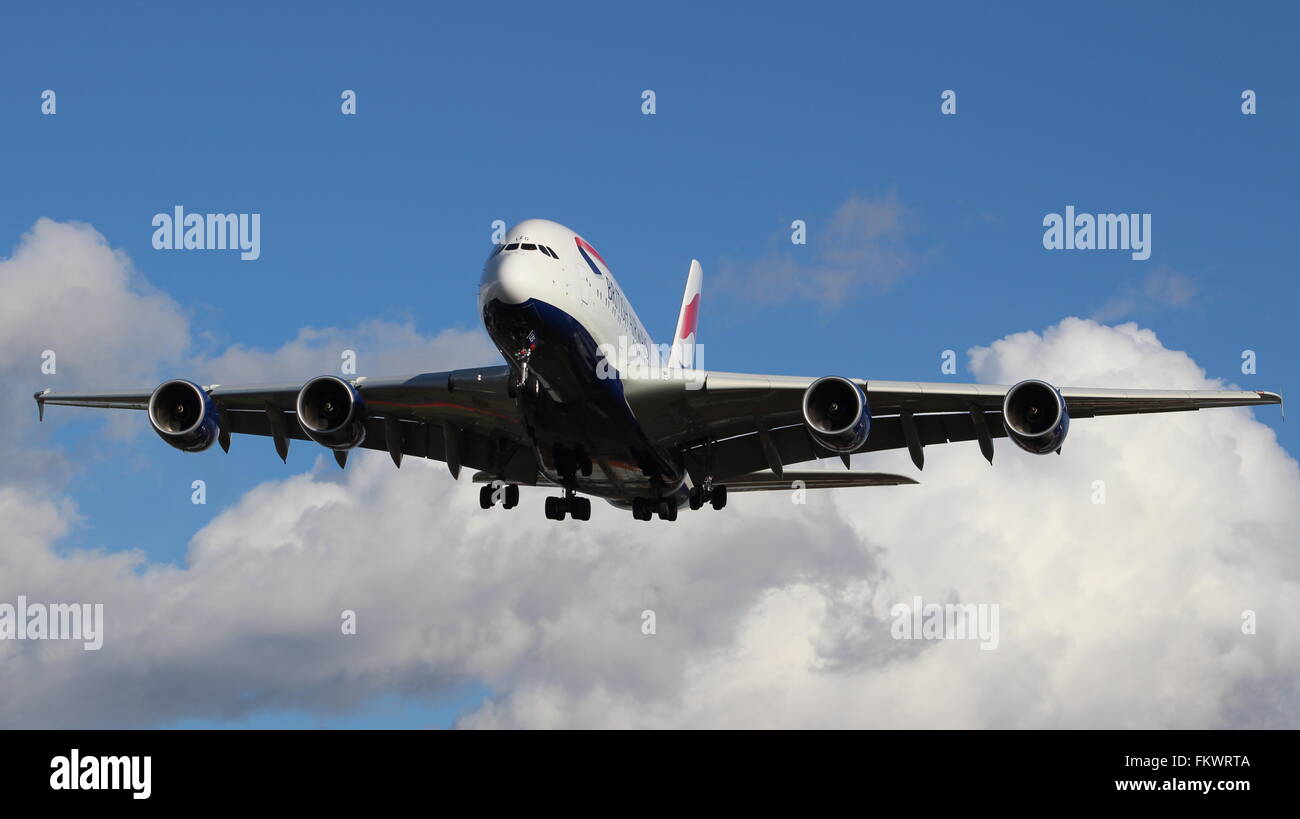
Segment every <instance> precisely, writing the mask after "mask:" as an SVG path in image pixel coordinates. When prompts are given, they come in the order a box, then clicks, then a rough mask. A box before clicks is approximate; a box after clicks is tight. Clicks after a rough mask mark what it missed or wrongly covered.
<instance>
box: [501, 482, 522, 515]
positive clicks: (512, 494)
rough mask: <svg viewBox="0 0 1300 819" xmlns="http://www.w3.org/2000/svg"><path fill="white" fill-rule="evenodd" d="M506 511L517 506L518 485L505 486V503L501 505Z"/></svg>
mask: <svg viewBox="0 0 1300 819" xmlns="http://www.w3.org/2000/svg"><path fill="white" fill-rule="evenodd" d="M503 505H504V506H505V508H507V509H514V508H515V507H516V506H518V505H519V484H515V483H512V484H509V485H508V486H506V502H505V503H504V504H503Z"/></svg>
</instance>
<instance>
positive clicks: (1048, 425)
mask: <svg viewBox="0 0 1300 819" xmlns="http://www.w3.org/2000/svg"><path fill="white" fill-rule="evenodd" d="M1002 420H1003V422H1004V423H1005V424H1006V426H1007V437H1009V438H1010V439H1011V440H1012V441H1015V443H1016V446H1018V447H1020V448H1021V449H1023V450H1024V451H1025V452H1032V453H1034V454H1035V455H1046V454H1047V453H1049V452H1054V451H1056V450H1058V449H1060V448H1061V444H1062V443H1063V442H1064V441H1065V435H1066V433H1067V432H1069V431H1070V414H1069V413H1068V412H1066V410H1065V399H1064V398H1062V397H1061V391H1060V390H1058V389H1056V387H1053V386H1052V385H1051V384H1048V383H1047V382H1046V381H1039V380H1037V379H1029V380H1028V381H1021V382H1020V383H1019V384H1016V385H1015V386H1014V387H1012V388H1011V389H1009V390H1007V395H1006V398H1004V399H1003V400H1002Z"/></svg>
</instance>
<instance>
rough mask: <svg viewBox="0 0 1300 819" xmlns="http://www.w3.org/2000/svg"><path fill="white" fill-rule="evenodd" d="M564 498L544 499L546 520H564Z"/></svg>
mask: <svg viewBox="0 0 1300 819" xmlns="http://www.w3.org/2000/svg"><path fill="white" fill-rule="evenodd" d="M564 512H565V508H564V498H547V499H546V517H547V519H548V520H564Z"/></svg>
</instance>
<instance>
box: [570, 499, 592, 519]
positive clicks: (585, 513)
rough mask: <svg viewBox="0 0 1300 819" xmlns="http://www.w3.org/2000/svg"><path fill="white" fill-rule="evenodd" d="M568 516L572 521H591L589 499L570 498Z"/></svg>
mask: <svg viewBox="0 0 1300 819" xmlns="http://www.w3.org/2000/svg"><path fill="white" fill-rule="evenodd" d="M569 504H570V506H569V514H571V515H573V519H574V520H591V499H590V498H570V499H569Z"/></svg>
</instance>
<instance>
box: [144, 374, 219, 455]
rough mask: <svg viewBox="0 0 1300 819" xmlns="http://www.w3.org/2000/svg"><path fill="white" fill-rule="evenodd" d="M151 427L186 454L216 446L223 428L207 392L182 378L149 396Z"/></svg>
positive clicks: (159, 386) (168, 382)
mask: <svg viewBox="0 0 1300 819" xmlns="http://www.w3.org/2000/svg"><path fill="white" fill-rule="evenodd" d="M149 423H150V424H151V425H152V426H153V428H154V431H155V432H157V433H158V436H159V437H160V438H162V439H163V440H164V441H166V442H167V443H169V444H171V445H172V446H174V447H176V448H177V449H180V450H183V451H185V452H202V451H203V450H205V449H207V448H208V447H210V446H212V442H213V441H215V440H217V433H218V432H219V431H220V427H221V422H220V419H219V418H218V416H217V407H216V405H215V404H213V403H212V397H211V396H209V395H208V393H207V391H206V390H204V389H203V388H202V387H200V386H199V385H198V384H195V383H194V382H192V381H185V380H183V379H179V378H178V379H174V380H172V381H164V382H163V383H161V384H159V385H158V388H157V389H156V390H154V391H153V395H150V396H149Z"/></svg>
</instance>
